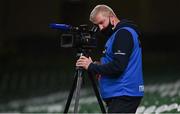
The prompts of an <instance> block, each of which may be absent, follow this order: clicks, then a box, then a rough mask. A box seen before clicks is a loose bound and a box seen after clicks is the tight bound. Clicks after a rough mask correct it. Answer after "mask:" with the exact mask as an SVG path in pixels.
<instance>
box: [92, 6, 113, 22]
mask: <svg viewBox="0 0 180 114" xmlns="http://www.w3.org/2000/svg"><path fill="white" fill-rule="evenodd" d="M98 13H102V14H103V16H109V15H112V16H115V17H116V14H115V13H114V11H113V10H112V9H111V8H110V7H109V6H107V5H104V4H102V5H97V6H96V7H95V8H94V9H93V10H92V11H91V13H90V16H89V20H90V21H91V22H94V18H95V16H96V15H97V14H98Z"/></svg>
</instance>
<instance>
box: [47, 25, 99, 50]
mask: <svg viewBox="0 0 180 114" xmlns="http://www.w3.org/2000/svg"><path fill="white" fill-rule="evenodd" d="M50 27H51V28H55V29H60V30H62V31H63V33H62V34H61V37H60V45H61V47H64V48H70V47H73V48H81V49H92V48H96V47H97V39H96V37H95V33H96V32H97V31H98V27H96V26H93V27H92V28H91V29H89V27H88V26H87V25H85V24H84V25H80V26H77V27H72V26H70V25H65V24H50Z"/></svg>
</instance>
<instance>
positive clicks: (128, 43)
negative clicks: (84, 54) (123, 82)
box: [88, 29, 134, 76]
mask: <svg viewBox="0 0 180 114" xmlns="http://www.w3.org/2000/svg"><path fill="white" fill-rule="evenodd" d="M133 45H134V44H133V38H132V35H131V33H130V32H128V31H127V30H124V29H122V30H119V31H118V32H117V34H116V36H115V39H114V42H113V47H112V51H113V53H114V58H113V61H112V62H109V63H107V64H102V65H98V64H93V63H91V64H90V65H89V67H88V71H90V72H93V73H95V74H102V75H110V76H111V75H112V76H118V75H119V74H120V73H122V72H123V71H124V69H125V68H126V66H127V64H128V61H129V57H130V55H131V52H132V49H133Z"/></svg>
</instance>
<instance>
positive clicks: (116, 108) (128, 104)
mask: <svg viewBox="0 0 180 114" xmlns="http://www.w3.org/2000/svg"><path fill="white" fill-rule="evenodd" d="M141 99H142V97H131V96H120V97H113V98H109V99H106V100H105V102H106V104H107V108H108V113H132V114H133V113H135V112H136V110H137V108H138V106H139V104H140V102H141Z"/></svg>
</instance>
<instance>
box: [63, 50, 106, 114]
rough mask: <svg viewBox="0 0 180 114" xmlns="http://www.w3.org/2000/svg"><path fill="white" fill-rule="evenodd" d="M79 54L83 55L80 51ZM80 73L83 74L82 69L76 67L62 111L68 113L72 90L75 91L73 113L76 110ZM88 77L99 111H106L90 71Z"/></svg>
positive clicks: (80, 80) (80, 79)
mask: <svg viewBox="0 0 180 114" xmlns="http://www.w3.org/2000/svg"><path fill="white" fill-rule="evenodd" d="M80 55H83V53H80ZM82 74H83V69H82V68H76V71H75V74H74V81H73V84H72V88H71V90H70V93H69V96H68V99H67V102H66V105H65V109H64V113H68V110H69V106H70V104H71V100H72V97H73V93H74V91H75V94H74V97H75V105H74V113H77V112H78V105H79V98H80V89H81V85H82V79H83V76H82ZM88 77H89V79H90V81H91V84H92V86H93V90H94V92H95V95H96V98H97V100H98V103H99V106H100V108H101V112H102V113H106V110H105V107H104V104H103V102H102V99H101V97H100V94H99V91H98V88H97V85H96V82H95V79H94V77H93V75H92V73H89V72H88Z"/></svg>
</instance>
